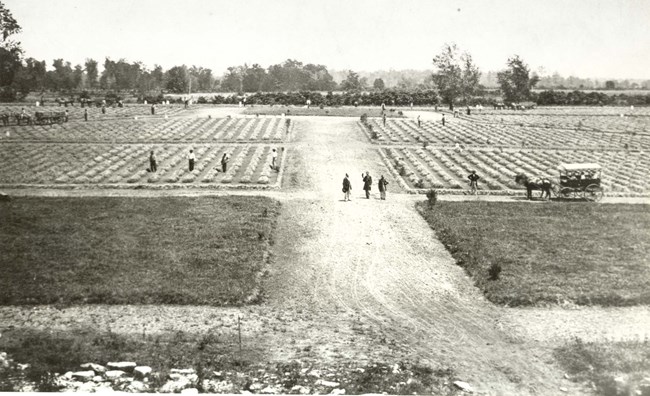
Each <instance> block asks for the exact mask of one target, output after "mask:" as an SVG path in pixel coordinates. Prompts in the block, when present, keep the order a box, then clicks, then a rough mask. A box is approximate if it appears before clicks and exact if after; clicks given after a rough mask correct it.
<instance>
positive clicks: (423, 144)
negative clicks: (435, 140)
mask: <svg viewBox="0 0 650 396" xmlns="http://www.w3.org/2000/svg"><path fill="white" fill-rule="evenodd" d="M428 145H429V142H427V141H426V140H425V141H423V142H422V147H424V148H427V146H428Z"/></svg>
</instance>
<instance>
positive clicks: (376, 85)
mask: <svg viewBox="0 0 650 396" xmlns="http://www.w3.org/2000/svg"><path fill="white" fill-rule="evenodd" d="M372 87H373V88H374V89H376V90H379V91H381V90H383V89H386V84H384V80H382V79H381V78H375V81H374V82H373V83H372Z"/></svg>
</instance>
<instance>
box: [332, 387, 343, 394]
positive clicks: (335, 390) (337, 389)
mask: <svg viewBox="0 0 650 396" xmlns="http://www.w3.org/2000/svg"><path fill="white" fill-rule="evenodd" d="M330 395H345V389H339V388H336V389H332V391H331V392H330Z"/></svg>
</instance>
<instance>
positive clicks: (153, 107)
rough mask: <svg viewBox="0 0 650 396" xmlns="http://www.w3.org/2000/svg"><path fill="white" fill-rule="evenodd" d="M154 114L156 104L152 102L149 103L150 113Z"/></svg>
mask: <svg viewBox="0 0 650 396" xmlns="http://www.w3.org/2000/svg"><path fill="white" fill-rule="evenodd" d="M155 114H156V104H155V103H152V104H151V115H155Z"/></svg>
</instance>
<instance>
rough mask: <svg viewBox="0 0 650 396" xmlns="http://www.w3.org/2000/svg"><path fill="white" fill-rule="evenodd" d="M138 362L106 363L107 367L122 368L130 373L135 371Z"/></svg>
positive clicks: (112, 368)
mask: <svg viewBox="0 0 650 396" xmlns="http://www.w3.org/2000/svg"><path fill="white" fill-rule="evenodd" d="M136 366H137V364H135V362H108V363H106V367H108V368H109V369H111V370H122V371H125V372H127V373H130V372H132V371H133V369H134V368H136Z"/></svg>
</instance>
